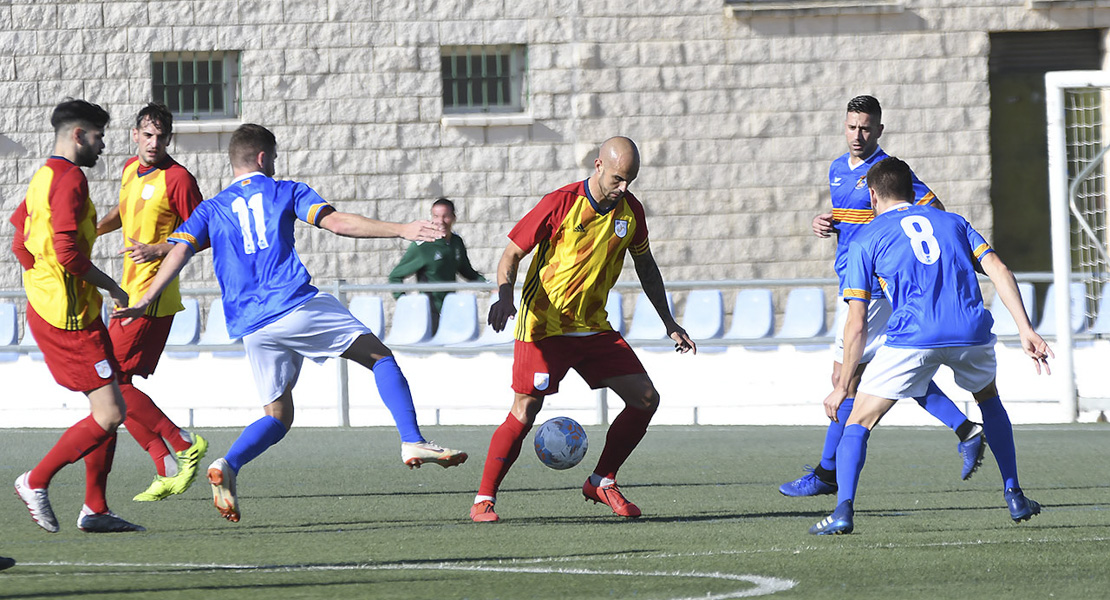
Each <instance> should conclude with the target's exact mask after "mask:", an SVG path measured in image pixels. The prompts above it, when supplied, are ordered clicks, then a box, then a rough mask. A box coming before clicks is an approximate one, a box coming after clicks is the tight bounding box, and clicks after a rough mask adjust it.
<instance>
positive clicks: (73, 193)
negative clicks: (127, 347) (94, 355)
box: [11, 156, 103, 331]
mask: <svg viewBox="0 0 1110 600" xmlns="http://www.w3.org/2000/svg"><path fill="white" fill-rule="evenodd" d="M11 222H12V225H15V226H16V227H17V228H19V229H20V230H21V231H22V232H23V243H24V246H25V247H26V249H27V251H28V252H30V253H31V254H32V255H33V256H34V257H35V263H34V265H33V266H32V267H31V268H30V269H27V270H26V271H24V272H23V288H24V291H25V292H26V293H27V302H28V303H30V305H31V307H32V308H34V309H35V312H36V313H38V314H39V316H41V317H42V318H43V320H44V321H46V322H47V323H50V324H51V325H53V326H54V327H57V328H58V329H65V330H67V331H76V330H79V329H85V328H86V327H88V325H89V324H90V323H92V322H93V321H94V320H95V319H96V318H97V317H98V316H99V315H100V306H101V304H103V298H102V297H101V295H100V290H98V289H97V288H96V286H94V285H92V284H91V283H88V282H86V281H85V280H84V279H82V278H81V277H80V276H78V275H75V274H73V273H71V272H69V271H67V270H66V268H65V267H64V266H63V265H62V263H61V262H60V261H59V257H58V255H57V253H56V252H55V249H54V239H55V234H57V233H75V234H76V236H75V237H76V245H77V247H76V250H77V253H78V254H79V255H80V257H82V259H83V261H84V262H85V264H88V262H87V261H88V257H89V256H91V254H92V246H93V243H94V242H95V241H96V207H95V206H93V203H92V200H90V199H89V182H88V180H87V179H85V174H84V172H82V171H81V168H80V167H78V166H77V165H75V164H73V163H72V162H70V161H68V160H66V159H64V158H61V157H56V156H52V157H50V158H49V159H48V160H47V161H46V164H45V165H43V166H42V167H41V168H39V170H38V171H37V172H36V173H35V175H34V177H32V178H31V184H30V186H28V188H27V196H26V197H25V198H24V199H23V203H22V204H20V205H19V208H17V209H16V211H15V214H13V215H12V218H11Z"/></svg>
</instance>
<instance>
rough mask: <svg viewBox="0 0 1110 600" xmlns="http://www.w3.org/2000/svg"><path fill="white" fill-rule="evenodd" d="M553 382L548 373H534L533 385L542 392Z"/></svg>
mask: <svg viewBox="0 0 1110 600" xmlns="http://www.w3.org/2000/svg"><path fill="white" fill-rule="evenodd" d="M549 383H551V375H549V374H547V373H533V374H532V386H533V387H535V388H536V389H537V390H540V391H541V392H542V391H543V390H546V389H547V385H548V384H549Z"/></svg>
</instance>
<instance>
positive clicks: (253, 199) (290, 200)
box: [169, 173, 331, 339]
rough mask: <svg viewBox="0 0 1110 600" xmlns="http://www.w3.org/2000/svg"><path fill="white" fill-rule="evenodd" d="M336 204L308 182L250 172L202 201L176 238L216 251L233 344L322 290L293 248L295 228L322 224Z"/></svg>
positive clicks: (175, 235) (213, 258) (170, 238)
mask: <svg viewBox="0 0 1110 600" xmlns="http://www.w3.org/2000/svg"><path fill="white" fill-rule="evenodd" d="M330 206H331V205H330V204H328V202H327V201H326V200H324V199H323V198H321V197H320V195H319V194H317V193H316V192H315V191H314V190H313V189H312V188H310V187H308V186H307V185H305V184H303V183H299V182H296V181H275V180H273V179H271V178H269V177H266V176H265V175H263V174H262V173H251V174H249V175H245V176H243V177H239V178H237V179H236V180H235V181H233V182H231V185H230V186H228V187H227V189H225V190H224V191H222V192H220V193H219V194H217V195H216V196H215V197H214V198H211V199H209V200H205V201H204V202H201V203H200V205H198V206H197V208H196V210H194V211H193V213H192V214H191V215H190V216H189V218H188V220H186V221H185V223H183V224H182V225H181V227H179V228H178V229H177V231H175V232H174V233H173V234H172V235H171V236H170V237H169V241H171V242H175V243H184V244H189V246H190V247H191V248H192V249H193V251H194V252H196V251H197V250H200V249H202V248H204V247H205V246H206V245H211V246H212V254H213V257H212V262H213V267H214V268H215V271H216V279H217V280H218V281H219V282H220V290H221V291H222V292H223V303H224V315H225V318H226V319H227V333H228V335H229V336H230V337H231V338H232V339H237V338H241V337H243V336H244V335H247V334H248V333H251V332H253V331H256V330H258V329H259V328H261V327H264V326H265V325H268V324H270V323H273V322H274V321H276V320H278V319H279V318H281V317H282V316H283V315H285V314H286V313H288V312H289V311H291V310H293V309H294V308H296V307H298V306H300V305H301V304H303V303H304V302H306V301H308V300H309V299H311V298H312V297H313V296H315V295H316V294H317V293H318V290H317V289H316V287H315V286H313V285H312V284H311V283H310V281H311V279H312V276H311V275H309V274H308V270H307V269H305V267H304V264H303V263H302V262H301V259H300V257H298V256H297V251H296V249H294V247H293V223H294V221H295V220H296V219H301V220H302V221H306V222H308V223H311V224H312V225H317V226H319V221H320V218H321V217H322V216H324V214H326V212H327V211H325V210H324V209H325V208H328V207H330Z"/></svg>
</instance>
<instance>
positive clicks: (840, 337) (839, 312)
mask: <svg viewBox="0 0 1110 600" xmlns="http://www.w3.org/2000/svg"><path fill="white" fill-rule="evenodd" d="M836 300H837V302H836V324H835V325H833V328H834V329H833V331H834V333H835V334H836V343H835V344H833V357H834V360H836V362H838V363H843V362H844V324H845V323H846V322H847V321H848V303H847V302H845V301H844V298H837V299H836ZM853 302H858V300H853ZM891 312H892V309H891V307H890V301H889V300H887V299H886V298H878V299H876V300H872V301H871V302H870V303H869V304H868V305H867V346H866V347H864V349H863V356H862V357H860V359H859V363H860V364H861V365H864V364H867V363H869V362H871V361H872V360H873V359H874V358H875V351H876V350H878V349H879V346H882V345H883V342H885V341H886V322H887V321H889V320H890V313H891Z"/></svg>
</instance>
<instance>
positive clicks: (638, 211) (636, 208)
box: [624, 194, 649, 256]
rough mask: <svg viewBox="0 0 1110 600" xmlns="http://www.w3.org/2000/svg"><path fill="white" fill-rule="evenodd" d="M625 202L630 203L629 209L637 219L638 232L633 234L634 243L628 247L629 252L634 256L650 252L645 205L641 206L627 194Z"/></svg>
mask: <svg viewBox="0 0 1110 600" xmlns="http://www.w3.org/2000/svg"><path fill="white" fill-rule="evenodd" d="M624 201H625V202H627V203H628V208H630V209H632V214H633V216H634V217H635V218H636V231H635V232H633V233H632V243H631V244H629V246H628V251H629V252H631V253H632V255H633V256H639V255H641V254H643V253H644V252H647V251H648V250H649V246H648V226H647V218H645V217H644V205H643V204H640V201H639V199H637V198H636V197H635V196H633V195H632V194H625V196H624Z"/></svg>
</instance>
